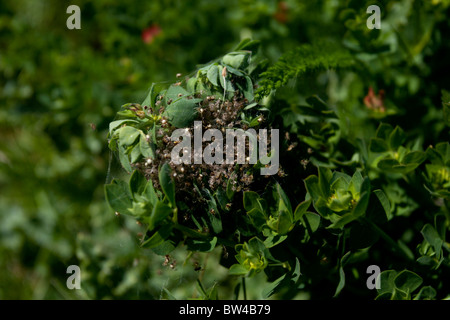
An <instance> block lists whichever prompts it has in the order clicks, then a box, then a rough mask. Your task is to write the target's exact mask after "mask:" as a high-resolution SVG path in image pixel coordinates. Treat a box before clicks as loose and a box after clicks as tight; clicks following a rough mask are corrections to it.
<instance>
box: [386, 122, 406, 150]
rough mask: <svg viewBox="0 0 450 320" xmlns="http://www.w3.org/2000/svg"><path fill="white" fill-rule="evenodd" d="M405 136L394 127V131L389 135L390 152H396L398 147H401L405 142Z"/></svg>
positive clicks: (400, 130) (397, 127) (398, 128)
mask: <svg viewBox="0 0 450 320" xmlns="http://www.w3.org/2000/svg"><path fill="white" fill-rule="evenodd" d="M405 139H406V136H405V132H404V131H403V130H402V128H400V127H399V126H396V127H395V129H394V130H393V131H392V132H391V134H390V135H389V146H390V149H391V150H397V149H398V147H400V146H401V145H402V143H403V142H404V141H405Z"/></svg>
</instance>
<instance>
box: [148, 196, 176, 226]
mask: <svg viewBox="0 0 450 320" xmlns="http://www.w3.org/2000/svg"><path fill="white" fill-rule="evenodd" d="M172 212H173V209H172V208H171V207H169V206H168V205H167V204H165V203H164V202H162V201H157V202H156V204H155V206H154V207H153V211H152V213H151V215H150V218H149V219H148V229H149V230H150V231H151V230H153V229H155V228H156V227H157V226H158V225H159V224H160V223H161V222H162V221H164V219H166V218H167V217H168V216H170V214H171V213H172Z"/></svg>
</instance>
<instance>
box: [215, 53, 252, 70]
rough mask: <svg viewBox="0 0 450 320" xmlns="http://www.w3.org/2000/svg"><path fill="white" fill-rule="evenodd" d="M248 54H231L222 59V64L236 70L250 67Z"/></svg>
mask: <svg viewBox="0 0 450 320" xmlns="http://www.w3.org/2000/svg"><path fill="white" fill-rule="evenodd" d="M248 58H249V53H248V52H231V53H228V54H227V55H225V56H224V57H223V58H222V62H223V63H224V64H226V65H229V66H231V67H233V68H236V69H241V68H245V67H247V65H248Z"/></svg>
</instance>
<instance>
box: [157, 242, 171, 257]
mask: <svg viewBox="0 0 450 320" xmlns="http://www.w3.org/2000/svg"><path fill="white" fill-rule="evenodd" d="M173 250H175V243H174V242H173V241H171V240H166V241H164V242H163V243H161V244H160V245H157V246H156V247H153V248H152V251H153V252H154V253H156V254H157V255H159V256H165V255H167V254H169V253H171V252H172V251H173Z"/></svg>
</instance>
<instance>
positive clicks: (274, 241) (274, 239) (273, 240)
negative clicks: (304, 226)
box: [264, 234, 288, 249]
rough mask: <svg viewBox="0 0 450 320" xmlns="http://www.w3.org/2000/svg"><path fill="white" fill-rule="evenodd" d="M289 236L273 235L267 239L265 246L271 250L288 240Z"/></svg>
mask: <svg viewBox="0 0 450 320" xmlns="http://www.w3.org/2000/svg"><path fill="white" fill-rule="evenodd" d="M287 237H288V236H287V235H285V234H284V235H279V234H277V235H273V234H271V235H270V236H268V237H267V238H266V240H264V246H266V248H268V249H270V248H272V247H275V246H276V245H278V244H280V243H281V242H283V241H284V240H286V239H287Z"/></svg>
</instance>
